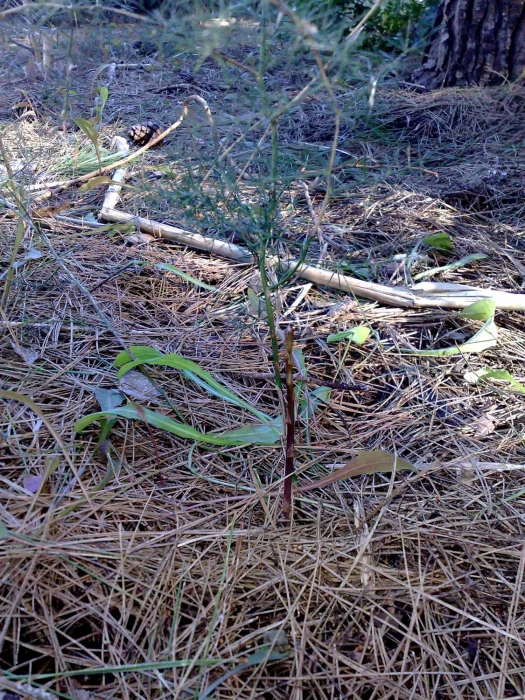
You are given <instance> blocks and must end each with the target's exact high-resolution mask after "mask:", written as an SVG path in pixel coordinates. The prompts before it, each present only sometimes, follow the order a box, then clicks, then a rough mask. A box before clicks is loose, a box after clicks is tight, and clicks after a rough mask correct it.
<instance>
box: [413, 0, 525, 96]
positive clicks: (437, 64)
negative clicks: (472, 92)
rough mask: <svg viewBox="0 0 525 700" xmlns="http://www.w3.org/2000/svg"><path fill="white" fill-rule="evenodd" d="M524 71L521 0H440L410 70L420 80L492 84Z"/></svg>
mask: <svg viewBox="0 0 525 700" xmlns="http://www.w3.org/2000/svg"><path fill="white" fill-rule="evenodd" d="M524 74H525V0H440V5H439V8H438V12H437V17H436V21H435V23H434V35H433V39H432V40H431V42H430V45H429V46H428V48H427V50H426V53H425V60H424V62H423V65H422V67H421V68H420V69H419V70H418V71H416V74H415V75H414V78H415V79H416V80H417V82H418V83H419V84H420V85H424V86H425V87H427V88H431V89H433V88H439V87H451V86H454V85H494V84H498V83H502V82H505V81H506V80H512V81H513V80H518V79H519V78H520V77H525V75H524Z"/></svg>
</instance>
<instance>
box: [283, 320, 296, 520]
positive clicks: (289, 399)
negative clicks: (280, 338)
mask: <svg viewBox="0 0 525 700" xmlns="http://www.w3.org/2000/svg"><path fill="white" fill-rule="evenodd" d="M293 341H294V333H293V328H292V326H288V328H287V329H286V333H285V336H284V363H285V372H286V457H285V462H284V501H283V511H284V515H285V516H286V518H290V517H291V514H292V477H293V473H294V441H295V408H294V382H293V373H294V364H293Z"/></svg>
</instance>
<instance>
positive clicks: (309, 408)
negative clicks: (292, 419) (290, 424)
mask: <svg viewBox="0 0 525 700" xmlns="http://www.w3.org/2000/svg"><path fill="white" fill-rule="evenodd" d="M331 392H332V390H331V389H330V387H328V386H319V387H317V389H314V390H313V391H311V392H310V394H309V396H308V399H307V398H306V397H305V398H304V399H301V409H300V415H301V418H303V420H305V419H306V418H312V417H313V415H314V413H315V411H316V410H317V409H318V408H319V405H321V404H326V403H328V401H329V400H330V394H331Z"/></svg>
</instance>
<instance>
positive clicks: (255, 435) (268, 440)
mask: <svg viewBox="0 0 525 700" xmlns="http://www.w3.org/2000/svg"><path fill="white" fill-rule="evenodd" d="M282 426H283V422H282V419H281V418H277V419H275V420H274V421H272V423H271V424H266V425H245V426H244V427H242V428H238V429H237V430H229V431H228V432H227V433H219V435H218V437H226V436H227V437H228V440H230V441H233V443H232V444H239V445H275V443H276V442H277V441H278V440H280V438H281V436H282V435H283V427H282ZM212 435H215V433H208V436H210V437H211V436H212Z"/></svg>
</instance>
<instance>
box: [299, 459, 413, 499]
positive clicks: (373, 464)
mask: <svg viewBox="0 0 525 700" xmlns="http://www.w3.org/2000/svg"><path fill="white" fill-rule="evenodd" d="M394 469H395V470H396V471H405V470H407V469H409V470H411V471H415V469H416V468H415V467H414V466H413V465H412V464H410V462H407V460H406V459H402V458H401V457H397V456H396V455H393V454H390V452H385V451H384V450H372V451H371V452H368V451H364V452H361V453H360V454H358V455H357V457H354V459H352V460H351V461H350V462H348V464H345V466H344V467H341V468H340V469H336V470H335V472H332V474H328V475H327V476H325V477H323V478H322V479H319V480H318V481H314V483H313V484H306V485H305V486H300V487H299V488H297V489H296V491H298V492H299V493H304V492H305V491H311V490H312V489H321V488H324V487H325V486H329V485H330V484H334V483H335V482H337V481H343V480H345V479H351V478H352V477H354V476H360V475H361V474H375V473H376V472H392V471H394Z"/></svg>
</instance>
